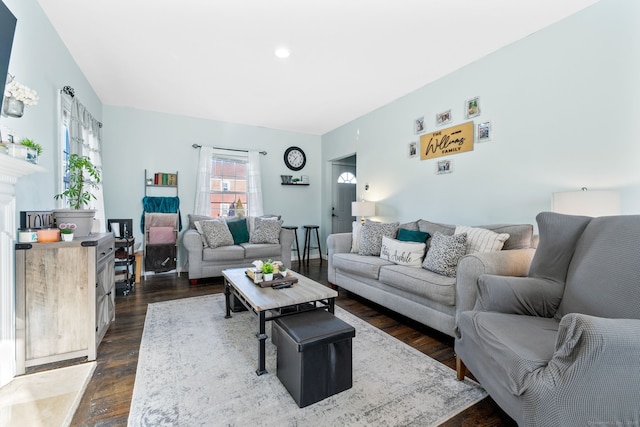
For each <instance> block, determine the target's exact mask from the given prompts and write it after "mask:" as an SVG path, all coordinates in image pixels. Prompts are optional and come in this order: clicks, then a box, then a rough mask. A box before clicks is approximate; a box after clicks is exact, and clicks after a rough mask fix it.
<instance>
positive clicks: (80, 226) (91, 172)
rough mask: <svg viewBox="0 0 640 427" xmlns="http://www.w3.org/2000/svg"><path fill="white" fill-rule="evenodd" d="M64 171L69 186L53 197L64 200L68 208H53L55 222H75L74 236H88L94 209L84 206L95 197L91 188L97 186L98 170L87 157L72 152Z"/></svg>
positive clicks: (98, 180)
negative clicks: (67, 175) (66, 174)
mask: <svg viewBox="0 0 640 427" xmlns="http://www.w3.org/2000/svg"><path fill="white" fill-rule="evenodd" d="M66 172H67V173H68V174H69V187H68V188H67V189H66V190H64V191H63V192H62V193H60V194H56V195H55V196H54V198H55V199H56V200H58V199H63V200H65V202H66V203H67V206H69V209H54V210H53V216H54V218H55V220H56V224H63V223H74V224H76V231H75V235H76V236H79V237H84V236H88V235H89V234H90V233H91V228H92V225H93V217H94V216H95V214H96V211H95V209H84V207H85V206H87V205H88V204H89V203H90V202H91V200H95V199H96V196H95V195H94V194H93V193H92V190H94V189H96V188H98V184H99V183H100V170H98V168H97V167H96V166H95V165H94V164H93V163H91V160H90V159H89V157H87V156H80V155H78V154H72V155H70V156H69V161H68V162H67V170H66Z"/></svg>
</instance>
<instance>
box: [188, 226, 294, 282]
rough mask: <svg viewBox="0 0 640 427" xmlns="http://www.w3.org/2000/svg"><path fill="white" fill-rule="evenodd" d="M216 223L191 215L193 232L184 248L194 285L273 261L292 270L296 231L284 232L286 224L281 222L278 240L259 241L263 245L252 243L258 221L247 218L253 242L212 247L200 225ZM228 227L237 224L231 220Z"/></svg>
mask: <svg viewBox="0 0 640 427" xmlns="http://www.w3.org/2000/svg"><path fill="white" fill-rule="evenodd" d="M268 218H271V216H269V217H268ZM213 219H214V218H210V217H205V216H198V215H189V228H188V229H187V231H185V232H184V234H183V236H182V244H183V246H184V247H185V249H186V250H187V254H188V256H187V260H188V270H189V280H190V281H192V283H193V282H194V281H196V280H197V279H200V278H206V277H218V276H222V270H225V269H227V268H239V267H251V266H252V264H251V263H252V262H253V261H255V260H263V261H265V260H267V259H273V260H274V261H282V263H283V264H284V265H285V266H286V267H287V268H290V267H291V244H292V243H293V238H294V234H293V231H292V230H287V229H284V228H281V225H282V221H277V222H278V224H279V226H278V227H277V228H278V229H279V231H278V232H277V235H276V236H273V237H272V238H271V239H269V236H266V240H265V239H258V240H260V241H261V243H252V240H255V239H253V238H254V236H255V233H256V230H255V227H254V222H255V221H256V219H255V218H251V217H247V218H246V230H245V231H246V232H247V236H248V239H249V241H247V242H243V243H238V244H233V243H234V242H230V243H231V244H228V245H223V246H218V247H210V246H209V245H208V242H207V239H206V237H204V236H203V234H201V233H200V232H199V231H198V230H197V229H196V222H197V221H210V220H213ZM261 219H266V217H263V218H259V219H258V221H260V220H261ZM276 219H277V218H276ZM235 220H236V219H234V221H235ZM228 223H229V224H232V223H235V222H233V221H232V220H230V221H228ZM232 229H233V228H232ZM242 240H244V239H242ZM214 246H215V245H214Z"/></svg>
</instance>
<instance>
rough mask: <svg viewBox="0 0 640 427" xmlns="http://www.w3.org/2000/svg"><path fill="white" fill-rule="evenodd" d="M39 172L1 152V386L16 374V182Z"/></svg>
mask: <svg viewBox="0 0 640 427" xmlns="http://www.w3.org/2000/svg"><path fill="white" fill-rule="evenodd" d="M38 172H46V169H45V168H43V167H42V166H38V165H34V164H32V163H29V162H27V161H24V160H20V159H16V158H13V157H10V156H8V155H6V154H0V387H2V386H3V385H5V384H8V383H9V382H10V381H11V380H12V379H13V377H14V376H15V374H16V357H15V355H16V334H15V329H16V328H15V325H16V308H15V271H14V266H15V262H14V257H15V252H14V244H15V241H16V235H17V228H16V213H17V212H16V198H15V184H16V183H17V182H18V178H20V177H23V176H25V175H29V174H32V173H38Z"/></svg>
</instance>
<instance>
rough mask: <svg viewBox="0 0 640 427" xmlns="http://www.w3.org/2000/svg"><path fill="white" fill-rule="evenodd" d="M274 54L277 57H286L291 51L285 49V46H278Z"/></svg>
mask: <svg viewBox="0 0 640 427" xmlns="http://www.w3.org/2000/svg"><path fill="white" fill-rule="evenodd" d="M275 53H276V56H277V57H278V58H283V59H284V58H288V57H289V55H291V52H289V49H287V48H286V47H279V48H278V49H276V52H275Z"/></svg>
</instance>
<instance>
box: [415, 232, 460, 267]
mask: <svg viewBox="0 0 640 427" xmlns="http://www.w3.org/2000/svg"><path fill="white" fill-rule="evenodd" d="M466 250H467V235H466V234H464V233H463V234H455V235H453V236H446V235H444V234H442V233H440V232H439V231H436V232H435V234H434V236H433V237H432V238H431V247H430V248H429V251H428V252H427V256H426V257H425V259H424V262H423V263H422V267H424V268H425V269H427V270H429V271H433V272H434V273H438V274H442V275H443V276H448V277H456V266H457V265H458V261H459V260H460V258H462V257H463V256H464V255H465V252H466Z"/></svg>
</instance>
